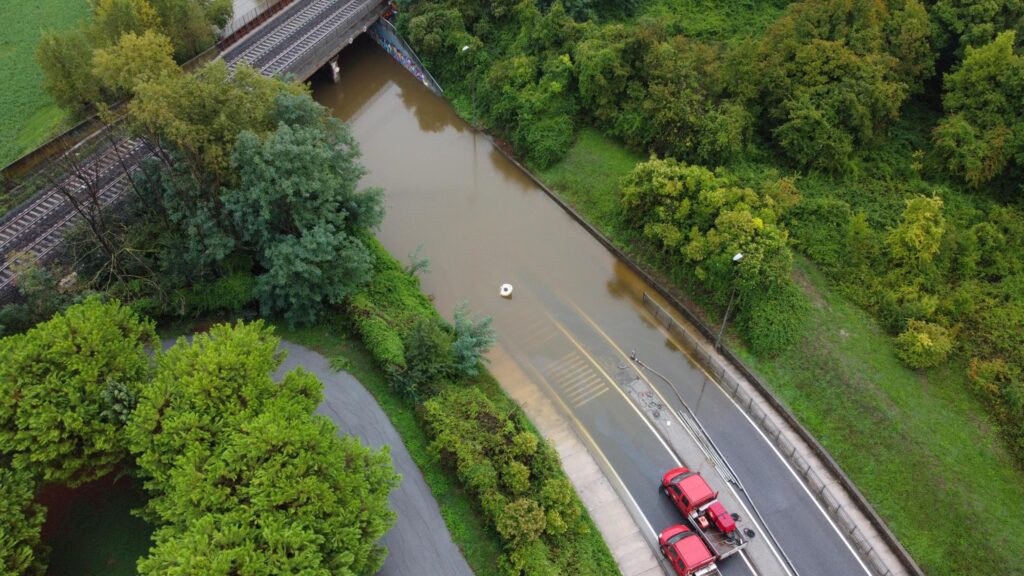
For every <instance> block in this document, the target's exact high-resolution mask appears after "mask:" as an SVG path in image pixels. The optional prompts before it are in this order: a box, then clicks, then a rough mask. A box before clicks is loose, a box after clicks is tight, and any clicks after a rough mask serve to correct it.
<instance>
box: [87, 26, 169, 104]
mask: <svg viewBox="0 0 1024 576" xmlns="http://www.w3.org/2000/svg"><path fill="white" fill-rule="evenodd" d="M173 51H174V48H173V46H171V41H170V39H169V38H167V37H166V36H164V35H162V34H160V33H158V32H154V31H152V30H146V31H145V32H144V33H142V34H141V35H138V36H137V35H135V33H134V32H126V33H125V34H123V35H122V36H121V37H120V38H119V39H118V41H117V43H116V44H114V45H113V46H110V47H108V48H98V49H96V50H95V51H94V52H93V55H92V73H93V75H94V76H95V77H96V78H97V79H98V80H99V82H100V83H101V84H102V85H103V87H104V88H105V89H106V90H107V91H109V92H112V93H115V94H119V95H127V94H131V93H132V92H134V90H135V87H136V86H138V85H139V84H143V83H146V82H154V81H157V82H158V81H160V79H161V78H164V77H170V76H174V75H176V74H180V73H181V71H180V69H179V68H178V65H177V64H175V63H174V59H173V58H172V54H173Z"/></svg>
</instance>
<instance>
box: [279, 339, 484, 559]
mask: <svg viewBox="0 0 1024 576" xmlns="http://www.w3.org/2000/svg"><path fill="white" fill-rule="evenodd" d="M281 348H282V349H284V350H287V351H288V357H287V358H286V359H285V361H284V362H283V363H282V364H281V368H280V369H278V371H277V374H275V376H274V377H275V379H280V378H281V377H282V376H284V374H285V373H286V372H288V371H290V370H293V369H294V368H296V367H298V366H301V367H303V368H305V369H306V370H309V371H310V372H312V373H313V374H315V375H316V377H317V378H319V379H320V382H321V383H323V385H324V401H323V403H321V404H320V407H319V408H318V409H317V412H319V413H320V414H323V415H324V416H327V417H328V418H330V419H331V422H334V425H335V426H337V427H338V433H339V434H352V435H355V436H358V437H359V439H360V440H362V441H363V444H367V445H369V446H372V447H373V448H380V447H381V446H385V445H387V446H389V447H390V448H391V460H392V462H394V464H395V470H396V471H397V472H398V473H399V474H401V475H402V481H401V483H400V484H399V486H398V488H397V489H395V490H394V491H393V492H392V493H391V509H392V510H394V511H396V512H398V520H397V521H396V522H395V525H394V526H392V527H391V530H389V531H388V533H387V534H385V535H384V538H382V539H381V544H383V545H384V546H386V547H387V549H388V557H387V560H385V561H384V567H383V568H382V569H381V571H380V572H378V574H382V575H384V576H406V575H408V576H433V575H437V576H472V575H473V571H472V570H470V568H469V565H468V564H466V560H465V558H463V557H462V552H460V551H459V548H458V547H457V546H456V545H455V543H454V542H452V537H451V534H450V533H449V532H448V527H447V526H445V523H444V519H443V518H441V511H440V509H439V508H438V506H437V501H436V500H434V495H433V494H432V493H431V492H430V488H428V487H427V483H426V482H425V481H424V480H423V474H422V473H420V469H419V467H417V466H416V464H415V463H414V462H413V461H412V457H411V456H410V455H409V451H408V450H406V449H405V444H403V443H402V438H401V437H400V436H399V435H398V431H396V430H395V427H394V426H392V425H391V421H390V420H388V417H387V415H386V414H384V411H383V410H381V409H380V406H378V405H377V401H376V400H374V398H373V396H371V395H370V393H369V392H367V391H366V388H363V385H362V384H360V383H359V381H358V380H356V379H355V377H353V376H352V375H351V374H349V373H348V372H337V371H335V370H334V369H333V368H331V366H330V364H329V363H328V361H327V359H326V358H324V357H323V356H321V355H320V354H317V353H316V352H313V351H312V350H310V349H308V348H304V347H302V346H299V345H297V344H292V343H291V342H281Z"/></svg>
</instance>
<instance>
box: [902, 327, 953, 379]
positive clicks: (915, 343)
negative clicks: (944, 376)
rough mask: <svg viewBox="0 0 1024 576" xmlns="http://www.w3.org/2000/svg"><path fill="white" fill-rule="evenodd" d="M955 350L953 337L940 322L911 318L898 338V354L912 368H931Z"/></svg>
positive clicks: (943, 360)
mask: <svg viewBox="0 0 1024 576" xmlns="http://www.w3.org/2000/svg"><path fill="white" fill-rule="evenodd" d="M952 351H953V337H952V335H950V333H949V330H947V329H946V328H944V327H943V326H940V325H938V324H933V323H931V322H922V321H920V320H910V321H909V322H907V329H906V330H904V331H903V333H902V334H900V335H899V336H898V337H897V338H896V354H897V355H898V356H899V357H900V360H903V361H904V362H905V363H906V364H907V366H910V367H911V368H917V369H922V368H931V367H933V366H938V365H939V364H942V363H943V362H945V361H946V358H948V357H949V353H950V352H952Z"/></svg>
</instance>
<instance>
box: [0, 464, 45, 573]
mask: <svg viewBox="0 0 1024 576" xmlns="http://www.w3.org/2000/svg"><path fill="white" fill-rule="evenodd" d="M2 460H3V459H2V458H0V462H2V464H3V466H2V467H0V572H2V573H4V574H12V575H13V574H20V575H22V576H25V575H29V574H39V575H41V574H45V573H46V568H45V566H44V564H43V561H42V560H43V559H42V557H41V556H42V554H41V552H42V550H41V548H42V544H41V542H40V540H39V533H40V530H41V529H42V527H43V521H44V520H45V519H46V510H45V508H43V507H42V506H40V505H39V504H37V503H36V502H35V488H36V485H35V482H34V481H33V479H32V476H31V474H29V473H28V472H26V471H24V470H15V469H11V468H8V467H7V466H8V464H7V462H3V461H2Z"/></svg>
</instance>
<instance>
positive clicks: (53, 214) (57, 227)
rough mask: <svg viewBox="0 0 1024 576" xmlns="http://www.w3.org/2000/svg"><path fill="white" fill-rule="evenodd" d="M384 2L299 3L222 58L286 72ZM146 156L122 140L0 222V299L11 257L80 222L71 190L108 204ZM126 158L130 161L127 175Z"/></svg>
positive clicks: (48, 246)
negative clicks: (94, 192) (93, 195)
mask: <svg viewBox="0 0 1024 576" xmlns="http://www.w3.org/2000/svg"><path fill="white" fill-rule="evenodd" d="M381 5H382V2H381V0H307V1H305V2H301V1H300V2H296V3H295V4H294V5H293V6H291V7H289V8H287V9H285V10H284V11H282V12H281V13H280V14H278V15H277V16H275V17H274V18H272V19H271V20H269V21H268V23H267V24H264V25H263V26H262V27H261V28H257V29H256V30H255V31H254V32H253V33H252V35H253V36H254V37H251V38H248V39H243V40H242V41H241V42H239V43H238V44H236V45H235V48H233V49H230V50H228V51H227V52H225V53H224V54H223V59H224V60H225V61H226V62H227V64H228V67H229V68H230V69H232V70H234V69H235V68H236V67H237V66H239V65H240V64H248V65H250V66H253V67H254V68H255V69H257V70H258V71H259V72H260V73H261V74H264V75H267V76H273V75H276V74H280V73H283V72H287V71H288V70H289V69H290V67H291V66H293V65H295V64H296V63H297V62H300V61H301V59H302V58H303V57H304V56H306V55H308V54H310V52H311V51H313V50H314V49H316V48H317V47H318V45H319V44H320V43H321V42H323V41H324V39H326V38H328V37H330V36H331V35H332V34H336V33H338V32H339V31H343V30H346V29H348V28H351V27H353V26H356V25H360V24H365V22H364V21H365V20H366V19H367V18H369V17H370V16H372V15H373V11H374V9H375V8H379V7H380V6H381ZM338 49H340V46H339V48H338ZM148 155H149V152H148V151H147V150H146V146H145V143H144V141H142V140H141V139H127V138H126V139H122V140H119V141H118V142H117V143H116V144H114V145H112V146H107V147H106V148H104V149H103V150H101V151H99V152H97V153H95V154H94V155H93V156H92V157H91V158H89V159H87V160H86V161H84V162H81V163H80V164H79V165H78V167H77V169H76V170H75V171H74V172H75V173H73V174H71V175H70V176H65V177H63V178H62V179H61V180H60V181H59V182H57V183H55V184H53V185H51V186H49V187H47V189H46V190H43V191H42V192H40V193H38V194H37V195H36V196H35V197H34V198H33V199H32V200H31V201H29V202H28V203H27V204H25V205H23V206H22V207H20V208H18V209H16V210H17V211H16V213H15V214H13V215H10V216H9V217H8V218H7V219H6V220H4V221H2V223H0V302H3V301H4V300H6V299H8V298H9V297H11V296H12V295H13V293H14V280H15V273H14V271H13V270H12V266H11V262H9V261H8V259H9V256H11V255H12V254H14V253H28V254H31V255H33V256H35V257H36V258H38V259H40V260H43V259H45V258H47V257H49V256H52V255H53V254H54V253H55V252H56V251H57V250H58V248H59V247H60V245H61V241H62V240H63V236H64V234H65V233H66V232H67V230H68V229H69V228H71V227H72V226H74V225H76V224H77V223H79V222H80V221H81V217H80V216H79V214H78V213H77V212H76V211H75V209H74V207H73V205H72V203H71V202H70V201H69V199H68V197H67V195H68V194H72V195H74V196H75V197H76V198H82V199H85V195H86V193H87V191H88V189H89V188H93V189H95V187H99V189H100V193H99V201H100V205H101V206H102V207H104V208H106V207H109V206H111V205H113V204H114V203H116V202H117V201H118V200H119V199H120V198H121V197H122V196H123V195H124V192H125V191H126V190H127V189H128V186H129V184H130V178H131V176H130V174H132V173H134V172H135V171H137V170H138V169H139V162H140V161H141V160H142V159H143V158H144V157H145V156H148ZM122 162H123V163H125V164H127V173H126V171H125V169H124V167H123V166H122Z"/></svg>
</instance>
